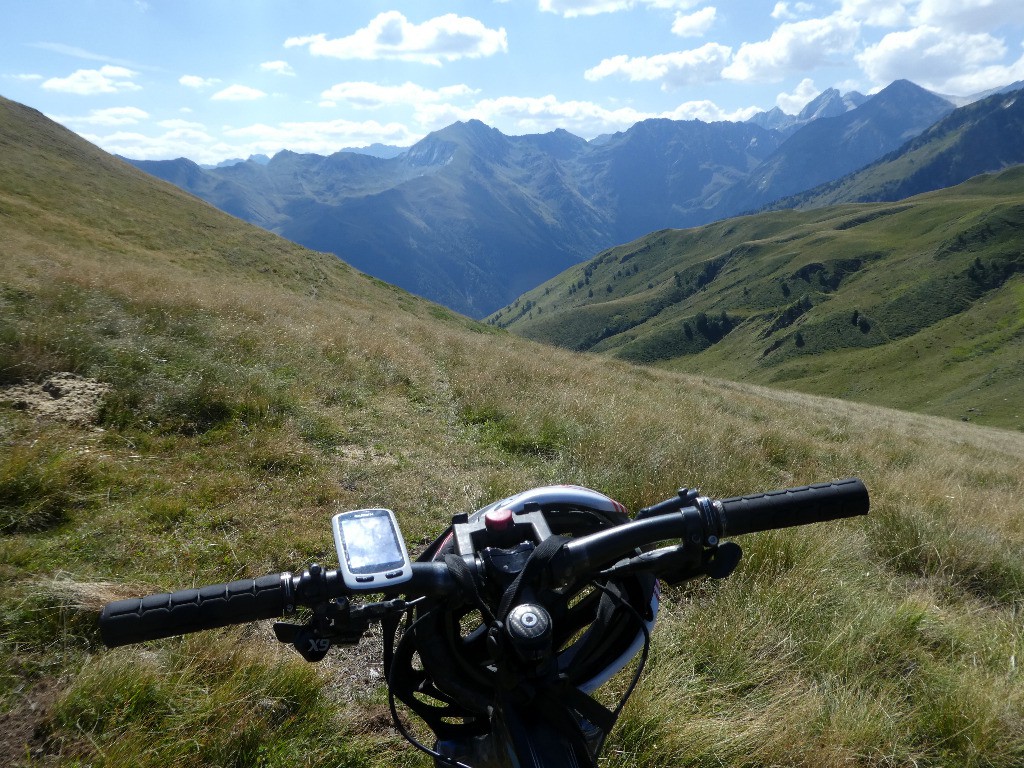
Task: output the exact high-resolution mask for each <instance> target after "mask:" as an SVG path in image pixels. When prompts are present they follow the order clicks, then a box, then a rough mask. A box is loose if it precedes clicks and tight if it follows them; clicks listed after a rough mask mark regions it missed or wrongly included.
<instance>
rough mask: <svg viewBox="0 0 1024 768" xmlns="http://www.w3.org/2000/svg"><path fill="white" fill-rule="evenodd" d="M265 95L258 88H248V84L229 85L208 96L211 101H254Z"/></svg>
mask: <svg viewBox="0 0 1024 768" xmlns="http://www.w3.org/2000/svg"><path fill="white" fill-rule="evenodd" d="M266 95H267V94H266V93H264V92H263V91H261V90H260V89H259V88H250V87H249V86H248V85H229V86H228V87H227V88H225V89H224V90H221V91H217V92H216V93H215V94H213V96H211V97H210V98H211V99H212V100H213V101H255V100H257V99H262V98H263V97H265V96H266Z"/></svg>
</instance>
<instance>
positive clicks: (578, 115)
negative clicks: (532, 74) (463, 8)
mask: <svg viewBox="0 0 1024 768" xmlns="http://www.w3.org/2000/svg"><path fill="white" fill-rule="evenodd" d="M648 117H655V115H652V114H650V113H647V112H640V111H637V110H635V109H632V108H628V107H625V108H620V109H607V108H605V107H602V106H600V105H597V104H594V103H592V102H587V101H561V100H559V99H558V97H557V96H555V95H553V94H548V95H547V96H540V97H533V96H499V97H497V98H493V99H481V100H480V101H478V102H476V103H475V104H473V105H472V106H469V107H457V106H455V105H453V104H427V105H424V106H423V108H422V109H421V110H419V113H418V118H419V119H420V121H421V124H422V125H423V126H424V128H425V129H426V130H434V129H437V128H442V127H444V126H446V125H450V124H451V123H453V122H455V121H456V120H472V119H476V120H480V121H482V122H484V123H487V124H488V125H492V126H495V127H496V128H498V129H499V130H501V131H502V132H504V133H506V134H511V135H518V134H524V133H547V132H548V131H552V130H554V129H555V128H564V129H565V130H567V131H569V132H570V133H574V134H576V135H577V136H582V137H584V138H593V137H594V136H597V135H599V134H602V133H610V132H614V131H623V130H625V129H627V128H629V126H631V125H633V123H635V122H637V121H639V120H645V119H647V118H648Z"/></svg>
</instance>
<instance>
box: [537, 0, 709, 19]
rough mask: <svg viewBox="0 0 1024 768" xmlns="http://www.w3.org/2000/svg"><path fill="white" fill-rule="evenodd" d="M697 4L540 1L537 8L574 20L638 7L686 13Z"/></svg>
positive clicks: (688, 0) (682, 0)
mask: <svg viewBox="0 0 1024 768" xmlns="http://www.w3.org/2000/svg"><path fill="white" fill-rule="evenodd" d="M697 2H698V0H539V2H538V3H537V7H538V8H540V10H542V11H546V12H548V13H557V14H558V15H560V16H563V17H564V18H567V19H572V18H575V17H577V16H597V15H598V14H601V13H617V12H619V11H629V10H632V9H633V8H637V7H641V8H643V7H650V8H658V9H662V10H678V11H685V10H688V9H689V8H692V7H693V6H695V5H696V4H697Z"/></svg>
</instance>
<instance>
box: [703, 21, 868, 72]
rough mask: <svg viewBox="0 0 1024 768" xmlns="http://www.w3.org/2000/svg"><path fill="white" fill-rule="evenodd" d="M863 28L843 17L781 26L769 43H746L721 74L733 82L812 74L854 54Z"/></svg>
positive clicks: (765, 41) (767, 41) (766, 41)
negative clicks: (810, 71) (815, 70)
mask: <svg viewBox="0 0 1024 768" xmlns="http://www.w3.org/2000/svg"><path fill="white" fill-rule="evenodd" d="M859 35H860V25H859V24H858V23H857V22H855V21H852V20H851V19H849V18H846V17H844V16H842V15H840V14H833V15H832V16H828V17H826V18H822V19H806V20H804V21H796V22H792V23H787V24H780V25H779V26H778V28H777V29H776V30H775V31H774V32H773V33H772V36H771V37H770V38H769V39H768V40H763V41H761V42H757V43H744V44H743V45H741V46H740V49H739V50H738V51H737V52H736V58H735V59H733V61H732V63H731V64H730V65H729V66H728V67H726V68H725V69H724V70H723V72H722V74H723V76H724V77H726V78H728V79H730V80H772V79H777V78H779V77H781V76H782V75H783V74H785V73H786V72H792V71H798V72H799V71H805V72H806V71H809V70H811V69H814V68H815V67H819V66H822V65H826V64H829V63H830V62H831V61H832V59H833V56H835V55H837V54H842V55H847V54H849V53H851V52H852V51H853V49H854V46H855V45H856V43H857V40H858V38H859Z"/></svg>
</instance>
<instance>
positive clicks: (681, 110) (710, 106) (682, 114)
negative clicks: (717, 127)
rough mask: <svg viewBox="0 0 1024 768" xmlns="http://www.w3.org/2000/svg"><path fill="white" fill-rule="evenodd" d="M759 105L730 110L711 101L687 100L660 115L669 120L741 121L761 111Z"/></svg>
mask: <svg viewBox="0 0 1024 768" xmlns="http://www.w3.org/2000/svg"><path fill="white" fill-rule="evenodd" d="M761 111H763V110H761V108H760V107H741V108H739V109H736V110H733V111H731V112H729V111H726V110H724V109H722V108H721V107H720V106H718V105H717V104H715V103H714V102H713V101H708V100H706V99H705V100H702V101H687V102H684V103H682V104H680V105H679V106H678V107H676V108H675V109H673V110H672V111H671V112H668V113H665V114H662V115H660V117H667V118H668V119H669V120H701V121H702V122H705V123H716V122H721V121H729V122H734V123H735V122H743V121H744V120H749V119H750V118H752V117H753V116H754V115H756V114H757V113H759V112H761Z"/></svg>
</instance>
